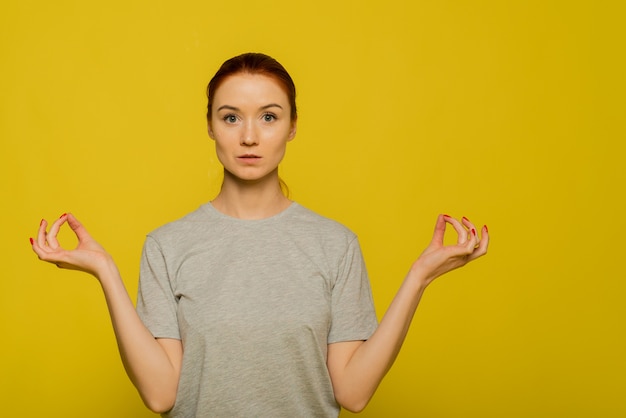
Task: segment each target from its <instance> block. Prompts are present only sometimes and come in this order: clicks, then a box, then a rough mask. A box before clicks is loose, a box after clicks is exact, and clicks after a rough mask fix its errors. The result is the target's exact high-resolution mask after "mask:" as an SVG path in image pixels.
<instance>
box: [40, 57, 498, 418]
mask: <svg viewBox="0 0 626 418" xmlns="http://www.w3.org/2000/svg"><path fill="white" fill-rule="evenodd" d="M207 95H208V114H207V118H208V132H209V136H210V137H211V138H212V139H213V140H214V141H215V144H216V151H217V155H218V158H219V160H220V162H221V163H222V165H223V166H224V180H223V184H222V188H221V190H220V192H219V194H218V195H217V196H216V197H215V199H214V200H213V201H211V202H209V203H207V204H205V205H203V206H201V207H200V208H199V209H198V210H196V211H194V212H192V213H191V214H189V215H187V216H185V217H184V218H182V219H180V220H178V221H175V222H172V223H169V224H167V225H165V226H163V227H161V228H159V229H157V230H156V231H154V232H152V233H151V234H149V235H148V237H147V239H146V243H145V246H144V251H143V256H142V264H141V275H140V285H139V295H138V300H137V309H135V308H134V306H133V303H132V301H131V299H130V297H129V296H128V293H127V292H126V289H125V288H124V285H123V282H122V280H121V278H120V275H119V272H118V270H117V268H116V266H115V263H114V262H113V259H112V257H111V256H110V255H109V254H108V253H107V252H106V251H105V250H104V249H103V248H102V247H101V246H100V245H99V244H98V243H97V242H96V241H95V240H94V239H93V238H92V237H91V236H90V235H89V234H88V233H87V231H86V230H85V228H84V227H83V226H82V225H81V224H80V223H79V221H78V220H77V219H76V218H75V217H74V216H72V215H71V214H64V215H63V216H61V217H60V218H59V219H58V220H56V221H55V222H54V223H52V225H50V229H49V231H48V232H46V229H47V227H48V223H47V222H46V221H45V220H44V221H42V222H41V225H40V228H39V232H38V235H37V239H36V240H33V239H31V244H32V247H33V250H34V251H35V252H36V253H37V255H38V256H39V258H40V259H41V260H44V261H47V262H50V263H53V264H56V265H57V266H59V267H61V268H68V269H77V270H82V271H85V272H88V273H90V274H92V275H94V276H95V277H96V278H97V279H98V280H99V282H100V284H101V285H102V288H103V291H104V295H105V298H106V302H107V305H108V308H109V312H110V314H111V320H112V323H113V327H114V330H115V335H116V338H117V341H118V345H119V350H120V353H121V356H122V360H123V363H124V366H125V368H126V371H127V373H128V375H129V377H130V379H131V380H132V382H133V384H134V385H135V386H136V387H137V389H138V391H139V394H140V395H141V397H142V399H143V401H144V402H145V404H146V405H147V406H148V408H150V409H151V410H153V411H155V412H159V413H163V414H164V416H170V417H190V416H200V417H204V416H228V417H235V416H271V417H277V416H281V417H282V416H285V417H297V416H303V417H312V416H320V417H336V416H337V415H338V414H339V411H340V407H344V408H346V409H348V410H351V411H360V410H362V409H363V408H364V407H365V406H366V404H367V403H368V401H369V400H370V398H371V397H372V395H373V394H374V391H375V390H376V388H377V386H378V384H379V383H380V381H381V380H382V378H383V376H384V375H385V374H386V372H387V371H388V370H389V368H390V367H391V365H392V363H393V361H394V360H395V358H396V356H397V354H398V352H399V350H400V347H401V345H402V342H403V340H404V338H405V336H406V333H407V331H408V328H409V325H410V322H411V320H412V317H413V314H414V312H415V310H416V308H417V305H418V303H419V301H420V298H421V296H422V294H423V292H424V290H425V289H426V287H427V286H428V284H429V283H431V282H432V281H433V280H434V279H435V278H436V277H438V276H440V275H442V274H444V273H446V272H448V271H450V270H453V269H455V268H458V267H461V266H463V265H465V264H466V263H468V262H469V261H471V260H474V259H476V258H478V257H480V256H482V255H484V254H485V253H486V251H487V246H488V241H489V236H488V231H487V227H486V226H484V227H483V228H482V230H481V234H480V236H479V234H478V233H477V231H476V227H475V226H474V225H473V224H472V223H471V222H470V221H469V220H467V219H466V218H463V219H462V220H461V221H457V220H456V219H453V218H451V217H449V216H447V215H440V216H439V217H438V219H437V222H436V226H435V232H434V236H433V239H432V242H431V244H430V245H429V246H428V248H426V250H425V251H424V252H423V253H422V254H421V256H420V257H419V258H418V259H417V261H415V262H414V264H413V265H412V266H411V268H410V270H409V273H408V274H407V276H406V278H405V280H404V282H403V283H402V286H401V287H400V289H399V291H398V293H397V295H396V297H395V298H394V300H393V302H392V303H391V305H390V307H389V309H388V310H387V312H386V314H385V315H384V317H383V319H382V321H381V322H380V324H377V320H376V316H375V313H374V308H373V303H372V298H371V292H370V287H369V282H368V279H367V274H366V272H365V267H364V264H363V261H362V258H361V251H360V248H359V245H358V242H357V240H356V237H355V235H354V234H353V233H352V232H350V231H349V230H348V229H346V228H345V227H343V226H341V225H339V224H338V223H336V222H334V221H331V220H329V219H326V218H323V217H321V216H319V215H316V214H315V213H313V212H311V211H309V210H307V209H305V208H304V207H302V206H300V205H298V204H297V203H295V202H292V201H290V200H289V199H288V198H287V197H285V195H284V194H283V193H282V190H281V181H280V179H279V177H278V165H279V163H280V161H281V160H282V158H283V156H284V153H285V149H286V145H287V142H289V141H291V140H292V139H293V138H294V136H295V134H296V124H297V111H296V104H295V87H294V84H293V81H292V80H291V77H290V76H289V74H288V73H287V72H286V71H285V69H284V68H283V67H282V66H281V65H280V64H279V63H278V62H276V61H275V60H274V59H272V58H270V57H268V56H266V55H263V54H243V55H240V56H238V57H235V58H232V59H230V60H228V61H226V62H225V63H224V64H223V65H222V67H221V68H220V69H219V70H218V72H217V73H216V75H215V76H214V77H213V79H212V80H211V82H210V83H209V86H208V89H207ZM66 222H67V223H68V224H69V226H70V227H71V228H72V229H73V231H74V232H75V233H76V235H77V237H78V241H79V243H78V246H77V248H76V249H74V250H65V249H63V248H62V247H61V245H60V244H59V242H58V240H57V234H58V232H59V228H60V227H61V226H62V225H63V224H64V223H66ZM447 223H449V224H451V225H452V226H453V227H454V229H455V230H456V232H457V233H458V242H457V244H456V245H452V246H444V245H443V236H444V232H445V227H446V224H447Z"/></svg>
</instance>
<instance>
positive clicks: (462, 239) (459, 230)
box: [444, 216, 468, 245]
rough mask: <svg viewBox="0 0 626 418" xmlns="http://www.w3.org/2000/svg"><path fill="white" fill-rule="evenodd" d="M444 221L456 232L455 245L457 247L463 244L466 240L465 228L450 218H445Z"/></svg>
mask: <svg viewBox="0 0 626 418" xmlns="http://www.w3.org/2000/svg"><path fill="white" fill-rule="evenodd" d="M444 219H445V221H446V222H447V223H449V224H450V225H452V226H453V227H454V230H455V231H456V233H457V235H458V239H457V244H458V245H463V244H465V243H466V242H467V240H468V236H467V229H465V227H464V226H463V225H462V224H461V223H460V222H459V221H457V220H456V219H454V218H453V217H451V216H447V217H445V218H444Z"/></svg>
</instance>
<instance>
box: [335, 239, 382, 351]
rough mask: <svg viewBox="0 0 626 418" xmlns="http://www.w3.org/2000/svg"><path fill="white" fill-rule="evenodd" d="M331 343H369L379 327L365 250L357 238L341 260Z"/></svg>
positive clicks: (336, 285)
mask: <svg viewBox="0 0 626 418" xmlns="http://www.w3.org/2000/svg"><path fill="white" fill-rule="evenodd" d="M331 310H332V319H331V327H330V331H329V333H328V343H329V344H330V343H335V342H341V341H358V340H367V339H368V338H369V337H370V336H371V335H372V333H373V332H374V331H375V330H376V327H377V326H378V320H377V318H376V312H375V310H374V302H373V298H372V291H371V288H370V283H369V279H368V276H367V270H366V267H365V262H364V261H363V256H362V254H361V248H360V246H359V242H358V240H357V238H356V237H355V238H353V239H352V241H351V242H350V244H349V245H348V248H347V250H346V253H345V254H344V256H343V258H342V259H341V264H340V265H339V269H338V274H337V278H336V281H335V283H334V286H333V287H332V295H331Z"/></svg>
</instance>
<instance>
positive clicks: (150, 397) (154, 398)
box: [140, 391, 176, 414]
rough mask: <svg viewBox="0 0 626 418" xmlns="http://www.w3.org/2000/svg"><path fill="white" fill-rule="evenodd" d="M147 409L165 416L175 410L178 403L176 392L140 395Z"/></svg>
mask: <svg viewBox="0 0 626 418" xmlns="http://www.w3.org/2000/svg"><path fill="white" fill-rule="evenodd" d="M140 394H141V399H142V400H143V403H144V405H146V407H147V408H148V409H149V410H150V411H152V412H154V413H156V414H164V413H166V412H168V411H170V410H171V409H172V408H174V403H175V402H176V392H175V391H174V392H172V391H167V392H160V393H159V392H153V393H150V394H148V393H140Z"/></svg>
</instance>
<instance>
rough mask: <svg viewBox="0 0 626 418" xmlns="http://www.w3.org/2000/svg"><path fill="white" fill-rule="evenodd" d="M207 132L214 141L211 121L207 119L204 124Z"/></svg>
mask: <svg viewBox="0 0 626 418" xmlns="http://www.w3.org/2000/svg"><path fill="white" fill-rule="evenodd" d="M206 127H207V132H208V133H209V138H211V139H212V140H214V141H215V137H214V136H213V128H212V127H211V121H208V122H207V124H206Z"/></svg>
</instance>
